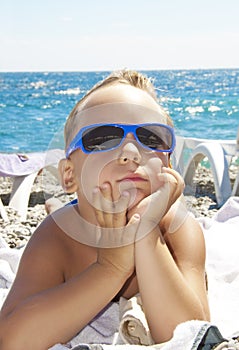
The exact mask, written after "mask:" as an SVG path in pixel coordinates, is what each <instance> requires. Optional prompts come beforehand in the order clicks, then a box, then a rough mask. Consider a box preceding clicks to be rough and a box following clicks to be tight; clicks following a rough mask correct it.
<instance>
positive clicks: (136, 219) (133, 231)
mask: <svg viewBox="0 0 239 350" xmlns="http://www.w3.org/2000/svg"><path fill="white" fill-rule="evenodd" d="M140 219H141V218H140V215H139V214H137V213H136V214H134V215H133V216H132V217H131V218H130V220H129V222H128V224H127V225H126V227H125V230H124V233H123V235H122V245H127V244H132V243H134V242H135V241H136V238H137V232H138V228H139V226H140Z"/></svg>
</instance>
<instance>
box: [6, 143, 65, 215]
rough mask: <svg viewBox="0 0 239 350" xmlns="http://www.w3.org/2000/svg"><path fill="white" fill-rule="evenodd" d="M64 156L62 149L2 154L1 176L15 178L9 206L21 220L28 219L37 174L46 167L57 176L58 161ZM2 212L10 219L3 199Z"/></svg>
mask: <svg viewBox="0 0 239 350" xmlns="http://www.w3.org/2000/svg"><path fill="white" fill-rule="evenodd" d="M63 157H64V151H63V150H60V149H53V150H49V151H47V152H36V153H27V154H6V153H2V154H0V176H3V177H11V178H12V179H13V186H12V192H11V196H10V201H9V207H11V208H14V209H15V210H16V211H17V212H18V214H19V216H20V220H21V221H24V220H25V219H26V215H27V208H28V202H29V198H30V194H31V188H32V185H33V183H34V181H35V178H36V176H37V175H38V173H39V172H40V171H41V170H42V169H44V168H47V169H49V170H50V171H51V172H52V173H53V174H54V175H55V176H57V166H58V162H59V160H60V159H62V158H63ZM0 214H1V216H2V218H3V220H5V221H7V220H8V218H7V213H6V210H5V208H4V206H3V204H2V201H1V199H0Z"/></svg>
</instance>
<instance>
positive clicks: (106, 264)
mask: <svg viewBox="0 0 239 350" xmlns="http://www.w3.org/2000/svg"><path fill="white" fill-rule="evenodd" d="M96 264H97V265H98V266H99V267H100V269H102V270H103V271H105V273H107V275H108V276H112V277H114V278H118V279H119V280H121V281H122V282H125V281H126V280H127V279H128V278H129V277H130V276H131V275H132V273H133V272H134V266H132V267H125V266H123V265H122V264H120V263H117V264H116V263H113V262H112V261H109V260H108V259H106V258H99V257H98V260H97V262H96Z"/></svg>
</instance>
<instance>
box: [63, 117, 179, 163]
mask: <svg viewBox="0 0 239 350" xmlns="http://www.w3.org/2000/svg"><path fill="white" fill-rule="evenodd" d="M128 133H132V134H133V135H134V137H135V139H136V141H137V142H138V143H139V144H140V145H141V146H142V147H144V148H146V149H148V150H150V151H156V152H172V151H173V150H174V147H175V135H174V131H173V128H171V127H170V126H169V125H166V124H156V123H155V124H152V123H146V124H93V125H89V126H86V127H84V128H82V129H80V131H79V132H78V134H77V135H76V136H75V138H74V139H73V140H72V142H71V143H70V145H69V147H68V148H67V150H66V158H69V156H70V155H71V153H72V152H74V151H75V150H77V149H78V148H80V149H81V150H82V151H83V152H84V153H98V152H105V151H111V150H113V149H115V148H117V147H119V146H120V145H121V144H122V142H123V141H124V139H125V138H126V135H127V134H128Z"/></svg>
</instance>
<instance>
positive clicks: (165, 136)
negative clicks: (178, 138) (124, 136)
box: [136, 125, 173, 151]
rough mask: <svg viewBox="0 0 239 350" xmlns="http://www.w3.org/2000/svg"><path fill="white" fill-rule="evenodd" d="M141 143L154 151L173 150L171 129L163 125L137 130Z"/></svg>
mask: <svg viewBox="0 0 239 350" xmlns="http://www.w3.org/2000/svg"><path fill="white" fill-rule="evenodd" d="M136 134H137V137H138V139H139V141H140V142H141V143H142V144H143V145H144V146H146V147H148V148H150V149H152V150H158V151H168V150H170V149H171V148H172V144H173V136H172V133H171V131H170V129H168V128H166V127H164V126H161V125H150V126H143V127H139V128H137V130H136Z"/></svg>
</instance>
